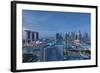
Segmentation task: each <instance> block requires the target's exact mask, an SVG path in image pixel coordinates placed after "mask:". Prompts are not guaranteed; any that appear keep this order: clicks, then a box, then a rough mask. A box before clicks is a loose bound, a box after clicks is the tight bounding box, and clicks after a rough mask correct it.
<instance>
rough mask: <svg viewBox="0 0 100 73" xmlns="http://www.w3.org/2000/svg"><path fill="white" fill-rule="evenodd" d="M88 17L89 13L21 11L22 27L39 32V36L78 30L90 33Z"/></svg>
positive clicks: (89, 16) (89, 17)
mask: <svg viewBox="0 0 100 73" xmlns="http://www.w3.org/2000/svg"><path fill="white" fill-rule="evenodd" d="M90 19H91V14H90V13H76V12H54V11H36V10H23V11H22V24H23V29H24V30H25V29H27V30H32V31H36V32H39V35H40V36H41V37H43V36H51V35H55V33H63V32H73V31H79V30H80V31H81V32H82V33H84V32H87V33H90V24H91V23H90V22H91V20H90Z"/></svg>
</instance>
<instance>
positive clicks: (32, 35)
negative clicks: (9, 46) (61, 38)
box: [25, 30, 39, 43]
mask: <svg viewBox="0 0 100 73" xmlns="http://www.w3.org/2000/svg"><path fill="white" fill-rule="evenodd" d="M25 32H26V40H25V41H26V43H30V42H32V41H37V40H39V33H38V32H33V31H30V30H25Z"/></svg>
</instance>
